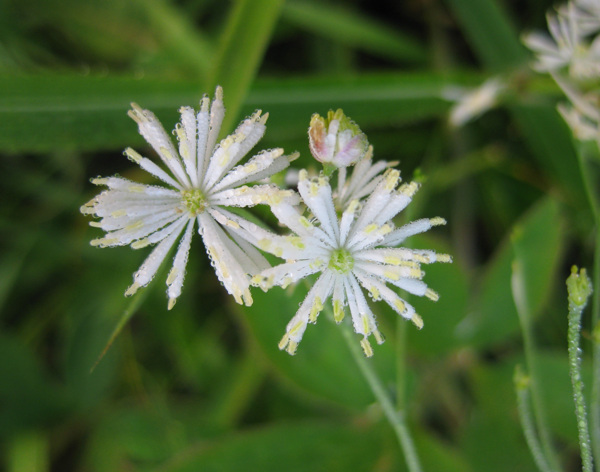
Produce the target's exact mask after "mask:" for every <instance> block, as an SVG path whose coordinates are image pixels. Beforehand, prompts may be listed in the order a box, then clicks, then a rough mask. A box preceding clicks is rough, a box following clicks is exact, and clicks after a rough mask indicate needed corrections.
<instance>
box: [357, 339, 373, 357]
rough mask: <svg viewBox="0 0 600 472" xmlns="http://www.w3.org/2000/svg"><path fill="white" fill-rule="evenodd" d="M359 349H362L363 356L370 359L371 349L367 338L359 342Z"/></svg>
mask: <svg viewBox="0 0 600 472" xmlns="http://www.w3.org/2000/svg"><path fill="white" fill-rule="evenodd" d="M360 347H362V350H363V352H364V353H365V356H367V357H372V356H373V348H372V347H371V345H370V344H369V340H368V339H367V338H362V339H361V340H360Z"/></svg>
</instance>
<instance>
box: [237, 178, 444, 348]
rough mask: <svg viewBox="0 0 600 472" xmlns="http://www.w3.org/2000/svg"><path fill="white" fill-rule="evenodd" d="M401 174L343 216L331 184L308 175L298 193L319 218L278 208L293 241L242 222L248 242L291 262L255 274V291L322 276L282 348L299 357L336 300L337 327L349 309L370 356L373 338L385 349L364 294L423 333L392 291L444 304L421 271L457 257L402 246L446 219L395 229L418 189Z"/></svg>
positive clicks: (285, 203) (285, 204)
mask: <svg viewBox="0 0 600 472" xmlns="http://www.w3.org/2000/svg"><path fill="white" fill-rule="evenodd" d="M399 175H400V174H399V172H398V171H397V170H394V169H388V170H387V171H386V173H385V175H384V176H383V177H382V178H381V179H380V180H379V181H378V183H377V185H376V187H375V188H374V189H373V190H372V192H371V194H370V196H369V197H368V198H367V199H366V200H365V201H364V203H362V204H361V203H359V202H358V200H352V201H351V202H350V204H349V205H348V206H347V208H346V209H345V210H344V212H343V213H342V215H341V217H338V216H337V213H336V210H335V207H334V202H333V195H332V189H331V186H330V185H329V182H328V180H327V178H326V177H322V176H321V177H317V178H313V179H309V178H308V174H307V172H306V171H305V170H302V171H301V172H300V181H299V184H298V190H299V192H300V195H301V197H302V200H303V202H304V203H305V204H306V206H307V207H308V210H310V212H311V213H312V215H313V217H314V218H313V219H308V218H306V217H305V216H303V215H302V213H301V212H300V211H299V210H298V208H297V207H296V206H294V205H293V204H292V203H291V202H290V201H289V200H286V199H277V201H272V202H271V209H272V211H273V213H274V214H275V216H276V217H277V218H278V219H279V221H280V222H281V223H282V224H283V225H285V226H287V227H289V228H290V229H291V230H292V231H293V232H294V233H295V234H294V235H290V236H279V235H276V234H273V233H271V232H270V231H267V230H264V229H262V228H259V227H257V226H256V225H254V224H252V223H249V222H247V221H242V220H241V219H240V220H237V222H238V223H239V225H240V227H241V228H242V229H244V230H246V231H247V236H246V237H248V238H254V241H253V243H254V244H255V245H257V246H259V247H260V248H261V249H263V250H264V251H267V252H270V253H272V254H274V255H276V256H278V257H282V258H284V259H286V262H284V263H282V264H279V265H277V266H275V267H272V268H268V269H265V270H263V271H262V272H261V273H260V274H258V275H256V276H255V277H254V278H253V279H252V281H253V283H254V284H256V285H259V286H260V287H261V288H263V289H264V290H267V289H269V288H271V287H273V286H275V285H280V286H282V287H286V286H287V285H289V284H291V283H294V282H297V281H299V280H301V279H303V278H305V277H308V276H309V275H311V274H316V273H319V274H320V275H319V277H318V279H317V281H316V282H315V284H314V285H313V287H312V288H311V289H310V291H309V292H308V295H307V296H306V298H305V299H304V301H303V303H302V304H301V306H300V308H299V309H298V312H297V313H296V315H295V316H294V317H293V318H292V320H291V321H290V322H289V324H288V325H287V332H286V334H285V336H284V337H283V339H282V340H281V342H280V344H279V347H280V349H286V350H287V351H288V352H289V353H290V354H294V353H295V351H296V348H297V346H298V343H299V342H300V340H301V339H302V336H303V334H304V331H305V329H306V326H307V324H308V323H314V322H316V320H317V315H318V314H319V312H320V311H321V310H322V309H323V305H324V304H325V303H326V302H327V300H328V299H329V298H331V299H332V305H333V314H334V319H335V321H336V322H338V323H339V322H341V321H342V319H343V318H344V316H345V312H346V308H345V307H346V306H347V307H348V308H349V310H350V315H351V318H352V323H353V325H354V330H355V331H356V332H357V333H359V334H362V335H363V339H362V341H361V345H362V347H363V350H364V352H365V354H366V355H367V356H371V355H372V354H373V350H372V348H371V346H370V344H369V341H368V339H367V338H368V336H370V335H373V336H374V337H375V339H376V340H377V342H378V343H382V342H383V337H382V336H381V334H380V333H379V331H378V329H377V323H376V321H375V316H374V315H373V312H372V311H371V309H370V308H369V303H368V302H367V299H366V297H365V294H364V292H363V288H364V289H366V290H367V291H368V292H369V294H370V296H371V298H372V299H373V300H383V301H385V302H386V303H388V304H389V305H390V306H391V307H392V308H393V309H394V310H395V311H396V312H397V313H399V314H400V315H401V316H403V317H404V318H406V319H409V320H412V321H413V323H415V325H416V326H417V327H419V328H421V327H422V326H423V321H422V319H421V317H420V316H419V315H417V314H416V313H415V309H414V308H413V307H412V306H411V305H410V304H408V303H407V302H406V301H404V300H403V299H402V298H400V297H399V296H398V295H397V294H396V293H395V291H394V290H392V289H391V288H390V287H388V284H391V285H394V286H395V287H398V288H400V289H402V290H405V291H406V292H409V293H411V294H414V295H417V296H423V295H424V296H426V297H428V298H430V299H432V300H437V299H438V295H437V293H436V292H434V291H433V290H431V289H429V288H428V287H427V285H426V284H425V283H424V282H423V281H422V280H421V279H422V278H423V275H424V272H423V271H422V270H421V266H420V264H422V263H423V264H428V263H432V262H436V261H439V262H450V261H451V258H450V256H448V255H445V254H436V253H435V252H433V251H429V250H413V249H406V248H396V247H395V246H398V245H399V244H401V243H402V242H403V241H404V240H405V239H406V238H407V237H409V236H412V235H414V234H418V233H422V232H424V231H427V230H428V229H429V228H431V227H432V226H435V225H441V224H445V221H444V220H443V219H442V218H432V219H421V220H417V221H413V222H412V223H409V224H406V225H404V226H402V227H400V228H398V229H395V228H394V225H393V223H392V222H391V220H392V218H394V217H395V216H396V215H397V214H398V213H399V212H401V211H402V210H403V209H404V208H405V207H406V206H407V205H408V204H409V203H410V201H411V199H412V196H413V194H414V193H415V192H416V190H417V188H418V186H417V184H416V183H410V184H404V185H402V186H400V187H399V188H397V185H398V183H399V181H400V178H399ZM232 218H234V216H232ZM361 286H362V287H363V288H361Z"/></svg>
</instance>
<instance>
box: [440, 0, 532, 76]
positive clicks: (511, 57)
mask: <svg viewBox="0 0 600 472" xmlns="http://www.w3.org/2000/svg"><path fill="white" fill-rule="evenodd" d="M448 4H449V5H450V7H451V9H452V10H453V11H454V14H455V15H456V17H457V19H458V21H459V23H460V24H461V25H462V27H463V31H464V33H465V35H466V37H467V39H468V41H469V43H470V44H471V47H472V48H473V49H474V51H475V53H477V55H478V56H479V58H480V59H481V60H482V61H483V62H484V63H485V64H486V65H487V66H488V67H491V68H493V69H505V68H507V67H511V66H515V65H518V64H520V63H522V62H524V61H525V60H526V59H527V54H526V53H525V48H524V47H523V46H522V45H521V42H520V40H519V35H518V34H517V32H516V30H515V28H514V27H513V25H512V24H511V22H510V20H509V18H508V17H507V15H506V13H505V12H504V11H502V9H501V8H500V7H499V6H498V4H497V2H495V1H494V0H477V1H472V0H448Z"/></svg>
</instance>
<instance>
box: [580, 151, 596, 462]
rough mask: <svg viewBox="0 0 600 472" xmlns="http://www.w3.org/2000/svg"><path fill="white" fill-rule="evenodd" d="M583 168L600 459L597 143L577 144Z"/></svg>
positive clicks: (593, 405) (593, 414) (592, 408)
mask: <svg viewBox="0 0 600 472" xmlns="http://www.w3.org/2000/svg"><path fill="white" fill-rule="evenodd" d="M577 158H578V159H579V171H580V173H581V179H582V181H583V185H584V191H585V195H586V197H587V199H588V204H589V206H590V209H591V212H592V215H593V218H594V230H595V232H596V236H595V241H594V242H595V245H594V265H593V268H592V276H593V287H594V291H593V296H592V329H593V331H594V336H593V338H592V339H593V345H592V372H593V374H592V398H591V400H592V401H591V404H590V405H591V406H590V423H591V437H592V450H593V453H594V456H595V457H596V461H597V462H600V198H599V197H598V195H597V192H596V191H595V189H594V182H593V179H594V177H593V176H594V172H593V171H594V168H592V166H594V165H595V166H597V163H598V148H597V144H596V142H595V141H594V142H592V143H585V142H580V143H579V146H577Z"/></svg>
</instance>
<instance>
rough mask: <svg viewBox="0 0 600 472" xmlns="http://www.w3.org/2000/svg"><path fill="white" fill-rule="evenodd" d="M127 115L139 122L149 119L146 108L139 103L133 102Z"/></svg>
mask: <svg viewBox="0 0 600 472" xmlns="http://www.w3.org/2000/svg"><path fill="white" fill-rule="evenodd" d="M127 115H128V116H129V117H130V118H131V119H132V120H133V121H135V122H136V123H138V124H142V123H143V122H147V121H148V117H147V116H146V114H145V113H144V110H143V109H142V108H141V107H140V106H139V105H138V104H137V103H133V102H132V103H131V110H129V111H128V112H127Z"/></svg>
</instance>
